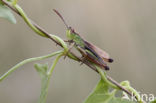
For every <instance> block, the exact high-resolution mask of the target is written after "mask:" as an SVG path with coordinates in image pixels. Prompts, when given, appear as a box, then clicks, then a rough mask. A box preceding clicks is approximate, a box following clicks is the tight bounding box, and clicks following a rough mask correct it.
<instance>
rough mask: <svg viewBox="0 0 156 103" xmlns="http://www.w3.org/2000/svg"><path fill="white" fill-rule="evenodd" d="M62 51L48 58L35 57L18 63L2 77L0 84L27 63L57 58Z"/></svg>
mask: <svg viewBox="0 0 156 103" xmlns="http://www.w3.org/2000/svg"><path fill="white" fill-rule="evenodd" d="M61 52H62V51H57V52H54V53H51V54H48V55H46V56H41V57H34V58H29V59H26V60H24V61H22V62H20V63H18V64H17V65H15V66H13V67H12V68H11V69H9V70H8V71H7V72H6V73H5V74H3V75H2V76H1V77H0V82H1V81H2V80H3V79H5V78H6V77H7V76H8V75H10V74H11V73H12V72H14V71H15V70H17V69H18V68H19V67H20V66H22V65H24V64H26V63H29V62H33V61H37V60H43V59H46V58H49V57H52V56H55V55H57V54H60V53H61Z"/></svg>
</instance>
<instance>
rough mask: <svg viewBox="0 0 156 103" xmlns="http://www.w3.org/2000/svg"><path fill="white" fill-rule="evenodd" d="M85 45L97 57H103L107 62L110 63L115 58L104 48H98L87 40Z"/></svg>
mask: <svg viewBox="0 0 156 103" xmlns="http://www.w3.org/2000/svg"><path fill="white" fill-rule="evenodd" d="M85 47H86V49H88V50H90V51H91V52H92V53H93V54H94V55H95V56H96V57H98V58H102V59H103V60H104V61H106V62H110V63H112V62H113V59H111V58H110V56H109V54H108V53H107V52H105V51H103V50H102V49H100V48H98V47H97V46H95V45H93V44H92V43H89V42H87V41H85Z"/></svg>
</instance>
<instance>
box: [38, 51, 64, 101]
mask: <svg viewBox="0 0 156 103" xmlns="http://www.w3.org/2000/svg"><path fill="white" fill-rule="evenodd" d="M63 55H64V54H63V53H61V54H60V55H58V56H57V57H56V59H55V61H54V63H53V64H52V66H51V68H50V69H49V71H47V76H46V77H47V78H46V79H45V80H44V81H43V82H42V88H41V95H40V100H39V103H46V98H47V95H48V87H49V83H50V77H51V76H52V72H53V70H54V68H55V66H56V64H57V62H58V60H59V59H60V57H61V56H63Z"/></svg>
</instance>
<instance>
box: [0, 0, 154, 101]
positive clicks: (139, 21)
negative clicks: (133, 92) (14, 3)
mask: <svg viewBox="0 0 156 103" xmlns="http://www.w3.org/2000/svg"><path fill="white" fill-rule="evenodd" d="M19 4H20V5H21V7H22V8H23V9H24V10H25V12H26V13H27V14H28V16H29V17H30V18H31V19H32V20H34V21H35V22H36V23H37V24H39V25H41V26H42V27H43V28H44V29H45V30H46V31H48V32H50V33H52V34H56V35H58V36H60V37H62V38H66V37H65V26H64V24H63V23H62V21H61V20H60V18H59V17H58V16H57V15H56V14H55V13H54V12H53V11H52V9H53V8H55V9H57V10H58V11H59V12H60V13H61V14H62V15H63V16H64V18H65V19H66V21H67V22H68V24H69V25H71V26H72V27H73V28H75V30H76V31H77V32H78V33H80V34H81V35H82V36H83V37H84V38H85V39H87V40H88V41H90V42H92V43H94V44H96V45H97V46H99V47H100V48H102V49H104V50H106V51H107V52H108V53H109V54H110V55H111V57H112V58H113V59H114V60H115V61H114V63H112V64H109V66H110V68H111V70H110V71H108V75H109V76H111V77H113V78H114V79H115V80H117V81H118V82H120V81H123V80H129V81H130V82H131V85H132V86H133V87H134V88H135V89H137V90H138V91H140V92H141V93H147V94H151V93H152V94H154V95H156V88H155V87H156V83H155V78H156V75H155V73H156V65H155V63H156V59H155V56H156V54H155V53H156V45H155V44H156V20H155V18H156V0H32V1H31V0H26V1H22V0H19ZM15 16H16V18H17V24H16V25H14V24H11V23H9V22H8V21H7V20H4V19H0V23H1V24H0V34H1V37H0V75H2V74H3V73H5V72H6V71H7V70H9V68H11V67H12V66H14V65H15V64H17V63H18V62H20V61H22V60H24V59H26V58H30V57H36V56H41V55H45V54H48V53H52V52H54V51H57V50H60V49H61V48H60V47H56V46H55V44H54V43H53V42H52V41H51V40H49V39H46V38H42V37H40V36H38V35H36V34H35V33H34V32H32V30H31V29H30V28H29V27H28V26H27V25H26V24H25V22H24V21H23V20H22V19H21V18H20V17H19V16H17V15H16V14H15ZM52 60H53V59H48V60H44V61H40V62H39V63H46V62H49V63H52ZM33 65H34V63H29V64H26V65H24V66H23V67H21V68H20V69H18V70H17V71H16V72H14V73H12V74H11V75H10V76H9V77H8V78H7V79H5V80H4V81H2V82H1V83H0V103H36V102H37V100H38V98H39V94H40V78H39V75H38V74H37V72H36V71H35V69H34V68H33ZM99 78H100V77H99V75H98V74H97V73H95V72H94V71H92V70H91V69H90V68H88V67H87V66H85V65H82V66H80V65H79V63H77V62H75V61H72V60H70V59H68V58H67V59H66V60H64V59H63V58H62V59H61V60H60V61H59V63H58V65H57V66H56V68H55V70H54V73H53V76H52V78H51V84H50V87H49V95H48V98H47V103H82V101H83V100H84V99H85V98H86V97H87V96H88V94H89V93H90V92H91V91H92V89H93V88H94V87H95V85H96V83H97V82H98V80H99Z"/></svg>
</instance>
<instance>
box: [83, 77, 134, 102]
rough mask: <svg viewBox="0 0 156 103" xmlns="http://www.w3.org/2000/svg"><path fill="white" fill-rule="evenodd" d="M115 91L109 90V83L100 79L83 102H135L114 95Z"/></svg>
mask: <svg viewBox="0 0 156 103" xmlns="http://www.w3.org/2000/svg"><path fill="white" fill-rule="evenodd" d="M115 93H116V91H114V90H113V91H109V85H108V84H107V83H105V82H104V81H103V80H102V79H101V80H100V81H99V83H98V84H97V86H96V88H95V89H94V90H93V92H92V93H91V94H90V96H88V98H87V99H86V100H85V102H84V103H135V102H132V101H129V100H127V99H123V98H117V97H115Z"/></svg>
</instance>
